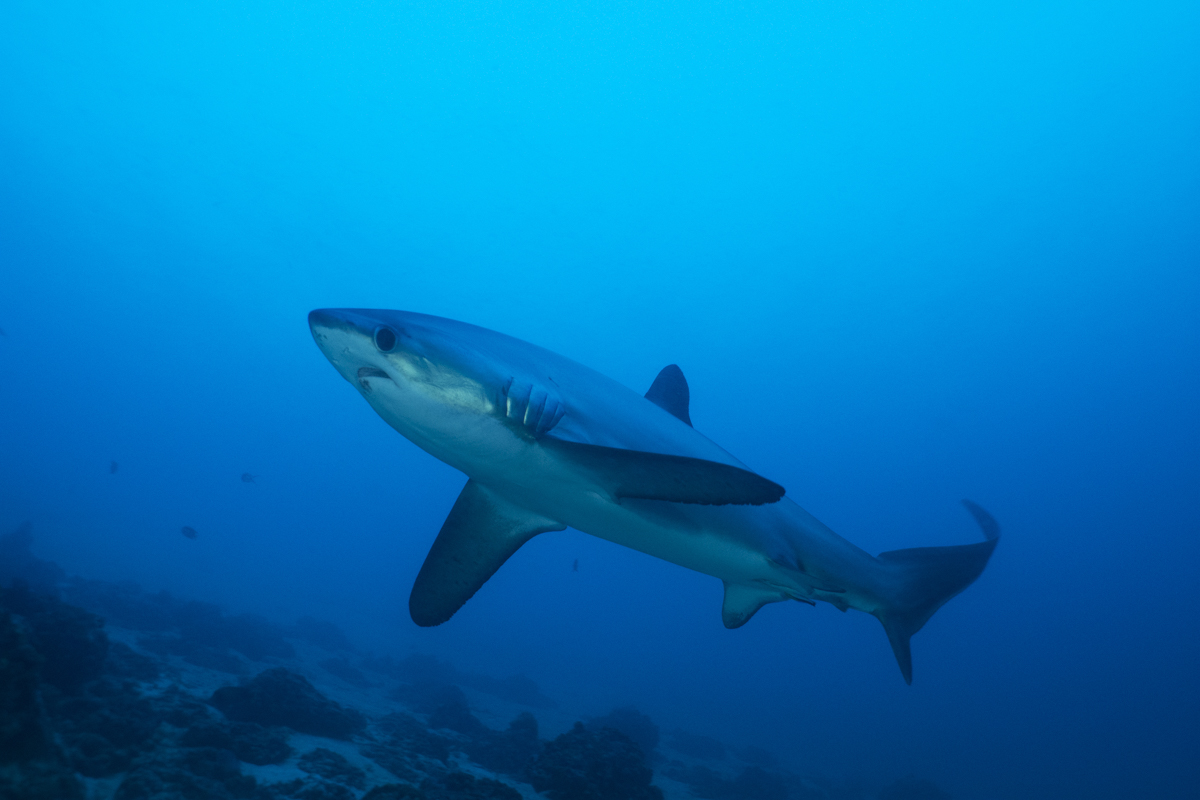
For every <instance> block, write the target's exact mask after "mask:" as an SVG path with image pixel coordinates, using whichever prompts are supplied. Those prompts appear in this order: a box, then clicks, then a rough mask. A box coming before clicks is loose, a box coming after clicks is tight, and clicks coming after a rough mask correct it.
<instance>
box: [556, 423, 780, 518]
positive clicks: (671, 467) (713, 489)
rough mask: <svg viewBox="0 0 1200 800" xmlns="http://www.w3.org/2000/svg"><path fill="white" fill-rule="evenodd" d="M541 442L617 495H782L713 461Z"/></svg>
mask: <svg viewBox="0 0 1200 800" xmlns="http://www.w3.org/2000/svg"><path fill="white" fill-rule="evenodd" d="M542 446H543V447H545V448H546V449H548V450H549V451H551V452H552V453H554V454H555V455H558V456H560V457H562V458H564V459H566V460H569V461H571V462H572V463H574V464H576V465H578V466H580V467H583V468H584V469H586V470H587V471H588V472H590V473H591V475H592V478H593V479H594V480H595V481H596V482H597V483H598V484H600V485H601V486H602V487H604V488H605V489H606V490H607V491H608V493H609V494H611V495H612V496H613V497H615V498H617V499H620V498H626V497H627V498H631V499H638V500H666V501H669V502H672V503H697V504H700V505H707V506H723V505H731V504H733V505H752V506H759V505H762V504H764V503H774V502H775V501H776V500H778V499H779V498H781V497H783V492H784V489H783V487H782V486H780V485H779V484H777V483H774V482H773V481H769V480H767V479H766V478H764V477H762V476H761V475H755V474H754V473H753V472H750V471H749V470H744V469H741V468H740V467H734V466H730V465H729V464H721V463H719V462H717V461H706V460H705V459H702V458H691V457H689V456H672V455H665V454H663V453H647V452H644V451H641V450H622V449H620V448H617V447H602V446H600V445H595V444H582V443H580V442H568V441H565V440H563V439H557V438H555V437H552V436H547V437H545V438H543V439H542Z"/></svg>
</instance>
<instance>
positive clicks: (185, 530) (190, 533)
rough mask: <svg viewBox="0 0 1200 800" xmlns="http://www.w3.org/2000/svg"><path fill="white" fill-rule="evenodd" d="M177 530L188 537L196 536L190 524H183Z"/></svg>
mask: <svg viewBox="0 0 1200 800" xmlns="http://www.w3.org/2000/svg"><path fill="white" fill-rule="evenodd" d="M179 532H180V533H182V534H183V535H184V536H186V537H187V538H189V539H195V538H196V529H195V528H193V527H192V526H191V525H184V526H183V527H182V528H180V529H179Z"/></svg>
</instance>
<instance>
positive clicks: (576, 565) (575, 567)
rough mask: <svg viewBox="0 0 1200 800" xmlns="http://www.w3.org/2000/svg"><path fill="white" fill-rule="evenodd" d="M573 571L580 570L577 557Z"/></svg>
mask: <svg viewBox="0 0 1200 800" xmlns="http://www.w3.org/2000/svg"><path fill="white" fill-rule="evenodd" d="M571 572H579V559H578V558H577V559H575V563H574V564H572V565H571Z"/></svg>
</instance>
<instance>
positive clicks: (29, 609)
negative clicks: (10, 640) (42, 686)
mask: <svg viewBox="0 0 1200 800" xmlns="http://www.w3.org/2000/svg"><path fill="white" fill-rule="evenodd" d="M0 607H3V608H7V609H8V610H9V611H10V612H12V613H14V614H18V615H20V616H21V617H23V618H24V621H25V625H26V628H27V629H28V638H29V643H30V644H31V645H32V646H33V648H34V649H35V650H37V652H38V655H40V656H41V658H42V664H41V668H40V675H41V679H42V680H44V681H46V682H47V683H49V684H52V685H53V686H56V687H58V688H59V689H61V690H63V691H65V692H70V691H75V690H76V689H78V688H79V687H80V686H81V685H82V684H83V683H85V682H86V681H89V680H92V679H93V678H96V677H98V676H99V675H100V671H101V669H102V668H103V666H104V659H105V658H106V657H107V656H108V636H106V635H105V633H104V620H103V619H101V618H100V617H98V616H96V615H95V614H91V613H89V612H87V611H84V610H83V609H82V608H77V607H75V606H71V605H67V604H66V603H64V602H62V601H61V600H59V599H57V598H55V597H52V596H50V595H44V594H35V593H34V592H32V591H30V589H29V588H28V587H27V586H25V585H23V584H16V585H14V586H13V587H12V588H11V589H0Z"/></svg>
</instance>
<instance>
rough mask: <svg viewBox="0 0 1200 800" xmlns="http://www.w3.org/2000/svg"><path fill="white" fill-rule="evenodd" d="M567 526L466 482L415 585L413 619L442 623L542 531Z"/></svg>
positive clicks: (411, 602)
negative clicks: (522, 546) (510, 557)
mask: <svg viewBox="0 0 1200 800" xmlns="http://www.w3.org/2000/svg"><path fill="white" fill-rule="evenodd" d="M565 528H566V526H565V525H562V524H561V523H558V522H555V521H554V520H552V519H548V518H546V517H542V516H539V515H537V514H533V513H531V512H529V511H526V510H524V509H522V508H519V507H517V506H514V505H513V504H512V503H509V502H508V501H506V500H504V499H503V498H501V497H499V496H498V495H496V494H495V493H494V492H492V491H490V490H489V489H487V488H485V487H483V486H481V485H480V484H478V483H476V482H475V481H467V485H466V486H464V487H463V490H462V493H461V494H460V495H459V496H458V499H457V500H456V501H454V508H452V509H450V516H448V517H446V521H445V522H444V523H442V530H441V531H440V532H439V533H438V536H437V539H435V540H434V542H433V547H431V548H430V549H429V555H427V556H426V557H425V563H424V564H423V565H422V566H421V571H420V573H418V574H417V580H416V581H415V582H414V583H413V588H412V594H411V595H409V598H408V611H409V613H410V614H411V615H412V619H413V622H415V623H417V624H418V625H420V626H422V627H430V626H433V625H441V624H442V623H443V622H445V621H446V620H448V619H450V617H452V616H454V612H456V611H458V609H460V608H462V605H463V603H465V602H467V601H468V600H470V599H471V596H472V595H474V594H475V592H477V591H479V587H481V586H483V584H485V583H486V582H487V579H488V578H490V577H492V575H493V574H495V572H496V570H498V569H500V566H501V565H502V564H503V563H504V562H505V561H507V560H508V558H509V556H511V555H512V554H513V553H515V552H517V550H518V549H519V548H520V547H521V545H523V544H525V543H526V542H527V541H529V540H530V539H532V538H533V537H534V536H536V535H538V534H539V533H546V532H547V531H561V530H564V529H565Z"/></svg>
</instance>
